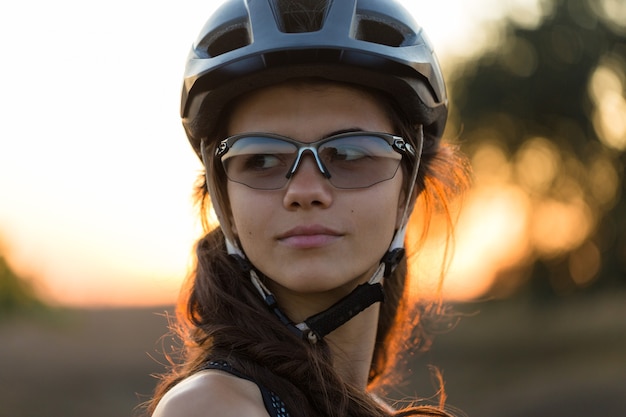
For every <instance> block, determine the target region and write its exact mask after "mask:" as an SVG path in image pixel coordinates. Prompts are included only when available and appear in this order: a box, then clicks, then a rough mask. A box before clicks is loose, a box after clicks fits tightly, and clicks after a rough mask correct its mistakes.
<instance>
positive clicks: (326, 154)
mask: <svg viewBox="0 0 626 417" xmlns="http://www.w3.org/2000/svg"><path fill="white" fill-rule="evenodd" d="M201 149H202V157H203V159H204V160H205V161H208V159H207V157H208V155H206V148H205V146H204V141H203V144H202V147H201ZM307 152H310V153H311V155H312V156H313V158H314V160H315V163H316V165H317V167H318V169H319V170H320V172H321V173H322V175H324V177H326V178H327V179H328V181H329V182H330V183H331V184H332V185H333V186H334V187H336V188H342V189H356V188H367V187H371V186H372V185H374V184H377V183H379V182H382V181H387V180H390V179H391V178H393V177H394V176H395V175H396V172H397V171H398V168H399V167H400V161H401V160H402V157H403V156H405V155H406V156H409V157H411V158H415V151H414V149H413V147H412V146H411V145H410V144H409V143H407V142H406V141H405V140H404V139H403V138H401V137H400V136H395V135H392V134H389V133H377V132H350V133H342V134H338V135H334V136H329V137H327V138H324V139H321V140H319V141H316V142H300V141H297V140H295V139H291V138H288V137H285V136H280V135H274V134H270V133H243V134H239V135H234V136H231V137H229V138H227V139H225V140H223V141H222V142H220V144H219V146H218V148H217V150H216V151H215V157H217V158H220V160H221V162H222V166H223V167H224V171H225V172H226V176H227V177H228V179H229V180H230V181H234V182H237V183H240V184H243V185H246V186H248V187H250V188H254V189H258V190H277V189H280V188H283V187H284V186H285V185H286V184H287V182H289V179H290V178H291V177H292V176H293V175H294V174H295V173H296V171H297V170H298V167H299V166H300V163H301V162H302V159H303V157H304V154H305V153H307Z"/></svg>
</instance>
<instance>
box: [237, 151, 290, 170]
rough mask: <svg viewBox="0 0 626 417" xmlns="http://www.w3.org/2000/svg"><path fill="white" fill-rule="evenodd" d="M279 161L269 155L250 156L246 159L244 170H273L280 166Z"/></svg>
mask: <svg viewBox="0 0 626 417" xmlns="http://www.w3.org/2000/svg"><path fill="white" fill-rule="evenodd" d="M280 163H281V162H280V159H279V158H278V157H277V156H276V155H271V154H255V155H250V156H249V157H248V158H247V159H246V163H245V164H244V168H245V169H246V170H264V169H270V168H274V167H276V166H278V165H280Z"/></svg>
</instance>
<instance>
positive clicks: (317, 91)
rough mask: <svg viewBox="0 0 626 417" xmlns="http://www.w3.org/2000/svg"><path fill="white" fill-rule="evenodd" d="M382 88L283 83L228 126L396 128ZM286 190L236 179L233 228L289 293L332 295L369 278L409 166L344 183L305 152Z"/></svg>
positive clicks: (242, 107)
mask: <svg viewBox="0 0 626 417" xmlns="http://www.w3.org/2000/svg"><path fill="white" fill-rule="evenodd" d="M393 130H394V129H393V126H392V124H391V122H390V120H389V117H388V116H387V113H386V111H385V109H384V108H383V107H382V104H381V103H379V102H378V101H377V100H376V99H375V98H374V96H370V95H369V94H367V93H365V92H363V91H361V90H358V89H355V88H351V87H349V86H344V85H341V84H330V83H329V84H317V83H316V84H312V85H309V84H281V85H278V86H272V87H268V88H265V89H261V90H259V91H255V92H253V93H251V94H249V95H247V96H245V97H244V98H243V99H241V100H240V101H239V102H238V103H237V105H236V106H235V108H234V109H233V112H232V113H231V117H230V119H229V123H228V134H229V135H235V134H240V133H246V132H265V133H273V134H278V135H282V136H287V137H290V138H293V139H296V140H298V141H301V142H314V141H317V140H319V139H322V138H325V137H327V136H330V135H333V134H336V133H337V132H345V131H371V132H388V133H393ZM304 155H305V157H304V159H303V160H302V162H301V163H300V166H299V168H298V170H297V171H296V173H295V175H294V176H293V177H291V179H290V180H289V182H288V183H287V185H286V186H284V187H283V188H281V189H278V190H257V189H252V188H250V187H248V186H246V185H243V184H239V183H236V182H233V181H228V183H227V192H228V198H229V201H230V208H231V211H232V212H231V223H232V225H233V226H232V227H233V233H234V234H235V236H236V237H237V238H238V240H239V242H240V244H241V246H242V248H243V250H244V252H245V253H246V255H247V257H248V259H249V260H250V261H251V262H252V263H253V264H254V266H255V267H256V268H258V269H259V270H260V271H261V272H262V273H263V274H265V275H266V276H267V277H268V278H270V280H271V281H270V282H268V283H267V284H268V287H269V288H270V289H271V290H272V291H273V292H274V293H275V295H276V296H277V297H278V299H279V300H280V301H281V302H282V301H283V299H284V298H285V297H289V296H296V298H298V297H300V298H301V297H302V296H306V295H315V294H316V295H324V296H325V297H326V298H327V299H329V304H330V303H332V302H334V301H336V299H338V298H340V297H342V296H344V295H345V294H347V293H349V292H350V291H351V290H352V289H354V287H355V286H356V285H357V284H358V283H363V282H366V281H367V280H368V279H369V278H370V276H371V275H372V274H373V273H374V271H375V270H376V268H377V266H378V264H379V261H380V259H381V258H382V256H383V255H384V254H385V252H386V251H387V249H388V247H389V244H390V242H391V240H392V238H393V234H394V231H395V229H396V228H397V227H398V226H399V223H400V221H401V217H402V210H403V209H404V199H403V193H402V169H398V171H397V172H396V174H395V176H394V177H393V178H392V179H390V180H387V181H383V182H380V183H378V184H375V185H373V186H371V187H369V188H360V189H348V190H346V189H338V188H335V187H334V186H333V185H332V184H331V183H330V182H329V181H328V179H326V178H325V177H324V176H323V175H322V174H321V172H320V171H319V169H318V168H317V166H316V165H315V162H314V159H313V156H312V155H311V154H310V153H308V152H306V153H305V154H304Z"/></svg>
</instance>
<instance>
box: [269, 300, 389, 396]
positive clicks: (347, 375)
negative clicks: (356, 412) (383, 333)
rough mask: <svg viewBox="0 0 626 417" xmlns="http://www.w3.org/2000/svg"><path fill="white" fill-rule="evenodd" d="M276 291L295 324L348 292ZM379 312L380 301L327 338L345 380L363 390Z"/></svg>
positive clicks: (336, 366)
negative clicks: (298, 292)
mask: <svg viewBox="0 0 626 417" xmlns="http://www.w3.org/2000/svg"><path fill="white" fill-rule="evenodd" d="M275 290H276V292H275V295H276V296H277V298H278V300H279V304H281V308H282V310H283V311H284V312H285V313H286V314H287V315H288V316H289V317H290V319H291V320H293V321H294V322H295V323H299V322H302V321H304V320H305V319H307V318H309V317H310V316H312V315H314V314H316V313H318V312H320V311H324V310H326V309H327V308H329V307H330V306H331V305H332V303H331V302H330V300H337V299H338V298H341V296H343V295H345V289H344V291H341V292H340V294H332V295H331V294H329V293H324V294H306V295H304V294H297V295H296V294H293V293H291V294H288V295H287V294H286V293H285V292H284V290H285V289H284V288H281V289H278V288H275ZM379 312H380V303H378V302H377V303H374V304H373V305H371V306H369V307H368V308H366V309H365V310H363V311H362V312H361V313H359V314H357V315H356V316H354V317H352V318H351V319H350V320H348V321H347V322H346V323H344V324H343V325H341V326H340V327H338V328H337V329H335V330H334V331H332V332H330V333H329V334H328V335H327V336H326V337H325V341H326V342H327V343H328V346H329V348H330V350H331V352H332V357H333V366H334V368H335V370H336V371H337V373H338V374H339V375H340V376H341V377H342V378H343V379H344V381H346V382H347V383H350V384H352V385H354V386H355V387H359V388H361V389H365V388H366V386H367V380H368V376H369V370H370V365H371V362H372V357H373V353H374V345H375V342H376V332H377V327H378V316H379Z"/></svg>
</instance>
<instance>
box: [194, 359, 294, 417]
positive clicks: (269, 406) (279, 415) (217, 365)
mask: <svg viewBox="0 0 626 417" xmlns="http://www.w3.org/2000/svg"><path fill="white" fill-rule="evenodd" d="M206 369H217V370H220V371H224V372H227V373H229V374H231V375H233V376H236V377H237V378H241V379H245V380H247V381H250V382H253V383H254V384H256V386H257V387H259V390H260V391H261V396H262V397H263V404H264V405H265V409H266V410H267V412H268V413H269V415H270V417H291V416H290V414H289V412H288V411H287V408H286V407H285V403H284V402H283V400H281V399H280V397H279V396H278V395H276V394H274V393H273V392H272V391H270V390H269V389H267V388H266V387H264V386H263V385H261V384H259V383H258V382H256V381H255V380H253V379H252V378H250V377H249V376H247V375H244V374H242V373H241V372H239V371H237V370H236V369H234V368H233V367H232V366H231V365H230V364H229V363H228V362H226V361H208V362H206V363H205V364H204V366H203V367H202V370H206Z"/></svg>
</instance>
